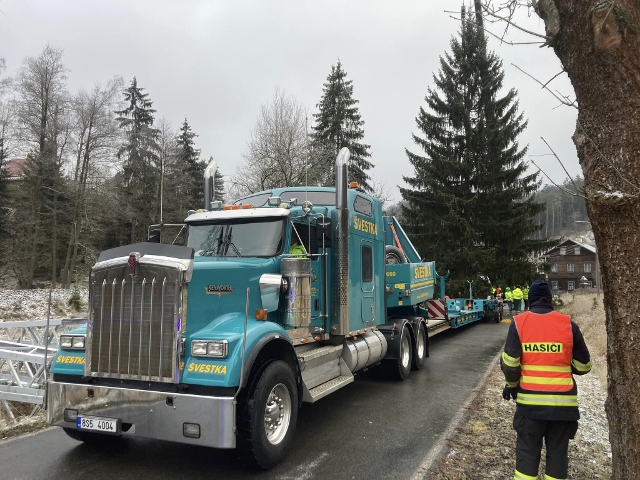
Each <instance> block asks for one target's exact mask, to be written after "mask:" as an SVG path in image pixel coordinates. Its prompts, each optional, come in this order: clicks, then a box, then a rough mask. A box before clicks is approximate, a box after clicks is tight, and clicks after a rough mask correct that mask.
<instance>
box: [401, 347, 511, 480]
mask: <svg viewBox="0 0 640 480" xmlns="http://www.w3.org/2000/svg"><path fill="white" fill-rule="evenodd" d="M501 356H502V351H499V352H498V353H497V354H496V356H495V357H494V359H493V360H492V361H491V362H489V367H488V368H487V371H486V372H485V373H484V375H483V376H482V378H481V379H480V382H478V385H477V386H476V388H475V389H474V390H473V392H471V395H469V399H468V400H467V401H466V402H465V404H464V405H462V407H460V409H459V410H458V412H457V413H456V414H455V416H454V417H453V418H452V419H451V422H450V423H449V426H447V429H446V430H445V431H444V432H442V435H440V437H439V438H438V440H437V441H436V443H435V445H434V446H433V447H432V448H431V450H429V451H428V452H427V455H426V456H425V457H424V458H423V459H422V462H420V465H419V466H418V468H417V469H416V471H415V472H414V473H413V475H411V477H410V478H411V480H424V479H426V478H427V477H425V475H426V474H427V472H428V470H429V468H431V466H432V465H433V463H434V462H435V461H436V460H437V459H438V458H440V456H442V455H443V454H444V452H445V449H446V448H447V445H446V442H447V440H448V439H449V438H451V437H452V436H453V433H454V432H455V430H456V428H458V427H459V426H460V424H461V423H462V421H463V419H464V417H465V415H466V414H467V411H468V410H469V406H470V405H471V402H473V401H474V400H475V399H476V397H477V396H478V394H479V393H480V390H481V389H482V388H483V387H484V385H485V383H486V381H487V377H489V374H490V373H491V372H492V371H493V368H494V367H495V365H496V363H499V362H500V357H501Z"/></svg>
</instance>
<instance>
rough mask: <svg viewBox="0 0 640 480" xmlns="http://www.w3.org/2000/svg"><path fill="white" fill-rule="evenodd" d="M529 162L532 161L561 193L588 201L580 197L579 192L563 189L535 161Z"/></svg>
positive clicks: (582, 196)
mask: <svg viewBox="0 0 640 480" xmlns="http://www.w3.org/2000/svg"><path fill="white" fill-rule="evenodd" d="M529 161H530V162H531V163H533V164H534V165H535V166H536V168H537V169H538V171H539V172H541V173H542V174H543V175H544V176H545V177H547V178H548V179H549V181H550V182H551V183H553V185H554V186H556V187H557V188H558V189H559V190H561V191H563V192H565V193H568V194H569V195H572V196H574V197H580V198H584V199H586V197H585V196H584V195H580V194H579V193H577V192H572V191H571V190H569V189H567V188H565V187H561V186H560V185H558V184H557V183H556V182H554V181H553V180H551V177H549V175H547V174H546V173H545V171H544V170H542V169H541V168H540V167H539V166H538V164H537V163H536V162H534V161H533V160H531V159H529Z"/></svg>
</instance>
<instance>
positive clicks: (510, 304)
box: [504, 287, 513, 315]
mask: <svg viewBox="0 0 640 480" xmlns="http://www.w3.org/2000/svg"><path fill="white" fill-rule="evenodd" d="M504 299H505V300H506V301H507V307H508V308H509V313H508V314H509V315H511V310H512V309H513V293H511V289H510V288H509V287H507V288H505V289H504Z"/></svg>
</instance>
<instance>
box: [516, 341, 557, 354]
mask: <svg viewBox="0 0 640 480" xmlns="http://www.w3.org/2000/svg"><path fill="white" fill-rule="evenodd" d="M522 351H523V352H527V353H562V343H550V342H539V343H536V342H528V343H523V344H522Z"/></svg>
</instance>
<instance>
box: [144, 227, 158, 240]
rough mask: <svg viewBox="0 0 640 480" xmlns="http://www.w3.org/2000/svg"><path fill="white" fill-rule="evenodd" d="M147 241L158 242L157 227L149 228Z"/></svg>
mask: <svg viewBox="0 0 640 480" xmlns="http://www.w3.org/2000/svg"><path fill="white" fill-rule="evenodd" d="M147 242H150V243H160V229H159V228H157V229H154V230H151V231H150V232H149V238H148V239H147Z"/></svg>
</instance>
